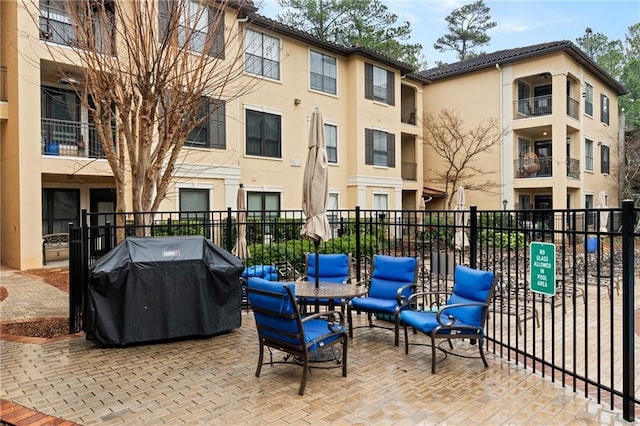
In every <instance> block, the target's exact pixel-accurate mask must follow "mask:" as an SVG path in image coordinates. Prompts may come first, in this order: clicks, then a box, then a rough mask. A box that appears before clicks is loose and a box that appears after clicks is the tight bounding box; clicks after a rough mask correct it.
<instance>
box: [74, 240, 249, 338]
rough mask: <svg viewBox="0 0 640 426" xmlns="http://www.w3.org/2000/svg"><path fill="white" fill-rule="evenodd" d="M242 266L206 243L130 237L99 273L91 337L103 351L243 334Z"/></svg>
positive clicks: (91, 294) (95, 273)
mask: <svg viewBox="0 0 640 426" xmlns="http://www.w3.org/2000/svg"><path fill="white" fill-rule="evenodd" d="M242 271H243V264H242V262H241V261H240V260H239V259H238V258H237V257H235V256H233V255H232V254H230V253H229V252H227V251H226V250H223V249H222V248H220V247H218V246H216V245H215V244H213V243H211V242H210V241H208V240H206V239H205V238H203V237H191V236H189V237H157V238H150V237H146V238H144V237H143V238H138V237H130V238H127V239H126V240H125V241H123V242H122V243H121V244H119V245H118V246H117V247H116V248H114V249H113V250H112V251H111V252H109V253H108V254H107V255H106V256H105V257H103V258H102V259H100V261H99V262H98V263H97V264H95V265H94V267H93V268H92V270H91V273H90V277H89V288H88V296H87V297H88V305H87V318H86V327H85V333H86V336H87V339H88V340H96V341H98V342H100V343H102V344H119V345H123V344H127V343H134V342H148V341H153V340H163V339H173V338H177V337H186V336H208V335H212V334H216V333H220V332H224V331H229V330H232V329H234V328H237V327H240V323H241V319H240V280H239V277H240V274H241V273H242Z"/></svg>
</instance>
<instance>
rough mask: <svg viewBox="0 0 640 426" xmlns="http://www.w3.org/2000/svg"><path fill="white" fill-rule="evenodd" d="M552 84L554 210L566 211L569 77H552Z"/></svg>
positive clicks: (562, 75) (563, 75)
mask: <svg viewBox="0 0 640 426" xmlns="http://www.w3.org/2000/svg"><path fill="white" fill-rule="evenodd" d="M552 84H553V94H552V98H551V107H552V111H553V124H552V129H551V137H552V141H553V145H552V158H553V160H552V161H553V162H552V167H553V208H554V209H565V208H567V126H566V121H567V89H566V87H567V76H566V75H565V74H555V75H554V76H553V77H552Z"/></svg>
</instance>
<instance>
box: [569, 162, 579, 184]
mask: <svg viewBox="0 0 640 426" xmlns="http://www.w3.org/2000/svg"><path fill="white" fill-rule="evenodd" d="M567 176H568V177H570V178H576V179H580V160H576V159H575V158H567Z"/></svg>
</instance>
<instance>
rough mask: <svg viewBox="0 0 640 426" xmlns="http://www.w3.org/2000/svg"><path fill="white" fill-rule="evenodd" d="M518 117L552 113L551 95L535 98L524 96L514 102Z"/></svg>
mask: <svg viewBox="0 0 640 426" xmlns="http://www.w3.org/2000/svg"><path fill="white" fill-rule="evenodd" d="M514 109H515V116H516V117H539V116H542V115H550V114H551V113H552V110H551V95H544V96H536V97H533V98H522V99H518V100H517V101H515V102H514Z"/></svg>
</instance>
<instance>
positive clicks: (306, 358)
mask: <svg viewBox="0 0 640 426" xmlns="http://www.w3.org/2000/svg"><path fill="white" fill-rule="evenodd" d="M302 361H303V362H302V368H303V370H302V380H301V381H300V390H299V391H298V395H300V396H302V395H304V388H305V386H307V373H308V372H309V354H308V353H306V354H304V355H303V357H302Z"/></svg>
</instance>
